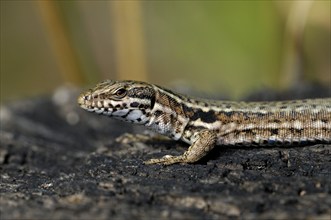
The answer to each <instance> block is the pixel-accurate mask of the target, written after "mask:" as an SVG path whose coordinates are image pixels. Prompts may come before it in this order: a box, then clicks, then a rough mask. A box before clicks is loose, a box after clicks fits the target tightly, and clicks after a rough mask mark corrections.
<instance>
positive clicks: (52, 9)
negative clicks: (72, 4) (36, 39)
mask: <svg viewBox="0 0 331 220" xmlns="http://www.w3.org/2000/svg"><path fill="white" fill-rule="evenodd" d="M38 4H39V9H40V14H41V20H42V21H43V23H44V25H45V28H46V32H47V33H48V37H49V42H50V44H51V47H52V49H53V51H54V54H55V56H56V61H57V63H58V65H59V66H60V69H61V74H62V77H63V81H65V82H69V83H73V84H75V85H82V84H84V83H85V79H84V77H83V74H82V70H81V67H80V65H79V61H78V57H77V55H76V53H75V50H74V48H73V46H72V45H73V44H72V43H71V42H70V36H69V32H68V30H67V29H66V27H65V24H64V21H63V19H62V15H61V13H60V11H59V8H58V5H57V4H58V3H57V2H56V1H43V0H39V1H38Z"/></svg>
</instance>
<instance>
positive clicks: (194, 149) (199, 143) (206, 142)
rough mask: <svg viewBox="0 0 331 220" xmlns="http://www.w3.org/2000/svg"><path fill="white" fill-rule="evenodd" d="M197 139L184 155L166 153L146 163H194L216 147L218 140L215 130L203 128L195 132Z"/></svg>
mask: <svg viewBox="0 0 331 220" xmlns="http://www.w3.org/2000/svg"><path fill="white" fill-rule="evenodd" d="M193 138H194V139H195V141H194V142H193V144H192V145H191V146H190V147H189V148H188V150H187V151H185V152H184V153H183V154H182V155H179V156H172V155H166V156H164V157H162V158H159V159H150V160H147V161H145V162H144V163H145V164H164V165H170V164H174V163H194V162H196V161H198V160H200V159H201V158H202V157H204V156H205V155H206V154H207V153H208V152H209V151H210V150H212V149H213V148H214V146H215V145H216V141H217V134H216V132H215V131H210V130H201V131H199V132H196V133H195V134H194V137H193Z"/></svg>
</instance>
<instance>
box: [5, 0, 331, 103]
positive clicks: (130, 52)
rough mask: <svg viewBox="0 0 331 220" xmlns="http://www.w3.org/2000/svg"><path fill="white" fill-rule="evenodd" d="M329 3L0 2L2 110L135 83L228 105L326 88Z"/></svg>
mask: <svg viewBox="0 0 331 220" xmlns="http://www.w3.org/2000/svg"><path fill="white" fill-rule="evenodd" d="M330 9H331V6H330V1H329V0H326V1H322V0H320V1H306V0H303V1H44V0H41V1H6V0H2V1H1V57H0V62H1V63H0V67H1V101H9V100H13V99H18V98H25V97H31V96H37V95H44V94H50V93H51V92H52V91H53V90H54V89H55V88H56V87H58V86H60V85H63V84H73V85H76V86H84V85H87V84H94V83H96V82H98V81H100V80H102V79H135V80H143V81H149V82H153V83H157V84H160V85H163V86H172V85H181V84H184V85H190V86H192V87H193V88H194V89H196V90H199V91H203V92H205V93H214V94H216V93H217V94H218V93H224V94H227V95H228V96H230V97H231V98H233V99H240V97H243V96H244V95H245V94H247V93H250V92H252V91H254V90H257V89H261V88H273V89H279V90H281V89H286V88H289V87H291V86H295V85H297V84H304V83H307V82H317V83H321V84H324V85H330V87H331V70H330V69H331V68H330V66H331V65H330V60H331V57H330V48H331V45H330V41H331V40H330V39H331V38H330V32H331V25H330V20H331V18H330V14H331V12H330V11H331V10H330Z"/></svg>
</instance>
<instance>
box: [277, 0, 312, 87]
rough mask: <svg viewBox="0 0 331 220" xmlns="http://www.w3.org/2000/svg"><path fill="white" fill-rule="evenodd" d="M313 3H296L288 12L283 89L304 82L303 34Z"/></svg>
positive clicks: (282, 79) (281, 83)
mask: <svg viewBox="0 0 331 220" xmlns="http://www.w3.org/2000/svg"><path fill="white" fill-rule="evenodd" d="M312 4H313V1H310V0H307V1H294V2H292V5H291V8H290V10H289V12H288V18H287V22H286V27H285V36H284V39H285V40H284V42H285V43H284V55H283V59H284V60H283V67H282V72H281V74H282V75H281V77H280V79H281V82H280V86H281V87H282V88H283V89H288V88H290V87H293V86H296V85H299V84H301V83H303V81H304V51H303V34H304V29H305V26H306V23H307V17H308V15H309V11H310V9H311V6H312Z"/></svg>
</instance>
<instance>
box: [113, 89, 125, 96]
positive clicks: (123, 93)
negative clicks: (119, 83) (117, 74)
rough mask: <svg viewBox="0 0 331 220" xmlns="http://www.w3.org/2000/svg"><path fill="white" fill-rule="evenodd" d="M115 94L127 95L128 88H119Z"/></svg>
mask: <svg viewBox="0 0 331 220" xmlns="http://www.w3.org/2000/svg"><path fill="white" fill-rule="evenodd" d="M115 95H116V96H117V97H118V98H123V97H124V96H125V95H126V89H124V88H120V89H118V90H117V91H116V92H115Z"/></svg>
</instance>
